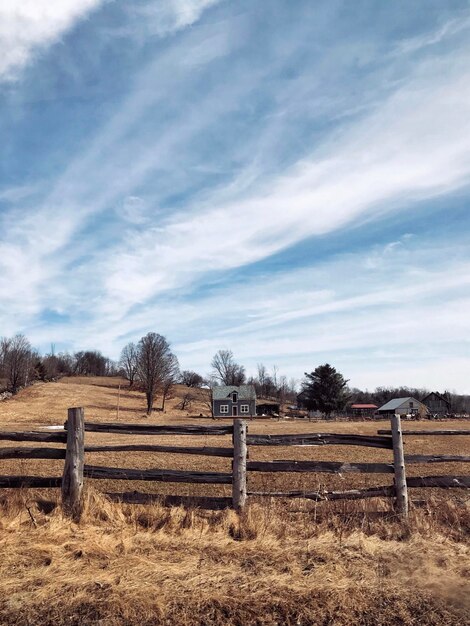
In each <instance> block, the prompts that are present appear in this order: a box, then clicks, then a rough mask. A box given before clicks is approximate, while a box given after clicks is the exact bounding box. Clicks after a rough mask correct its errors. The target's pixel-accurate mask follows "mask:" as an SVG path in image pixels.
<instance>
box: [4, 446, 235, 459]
mask: <svg viewBox="0 0 470 626" xmlns="http://www.w3.org/2000/svg"><path fill="white" fill-rule="evenodd" d="M85 452H171V453H173V454H196V455H200V456H219V457H226V458H232V457H233V448H215V447H211V446H202V447H199V448H198V447H194V446H192V447H190V446H188V447H185V446H155V445H145V444H130V445H124V446H119V445H117V446H85ZM0 458H2V457H1V452H0Z"/></svg>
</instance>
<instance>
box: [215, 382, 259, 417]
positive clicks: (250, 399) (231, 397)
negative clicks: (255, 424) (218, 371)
mask: <svg viewBox="0 0 470 626" xmlns="http://www.w3.org/2000/svg"><path fill="white" fill-rule="evenodd" d="M212 410H213V413H214V417H252V416H254V415H256V391H255V388H254V387H253V385H240V386H239V387H236V386H235V385H221V386H220V387H214V389H213V390H212Z"/></svg>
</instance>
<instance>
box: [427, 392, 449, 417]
mask: <svg viewBox="0 0 470 626" xmlns="http://www.w3.org/2000/svg"><path fill="white" fill-rule="evenodd" d="M423 404H424V405H425V406H426V407H427V409H428V411H429V412H430V413H431V414H432V415H448V414H449V413H450V412H451V406H450V402H449V400H448V399H447V398H446V397H445V396H441V394H440V393H437V391H433V392H431V393H429V394H428V395H427V396H426V397H425V398H423Z"/></svg>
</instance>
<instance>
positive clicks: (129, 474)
mask: <svg viewBox="0 0 470 626" xmlns="http://www.w3.org/2000/svg"><path fill="white" fill-rule="evenodd" d="M83 475H84V476H87V477H88V478H99V479H102V480H104V479H109V480H152V481H155V482H165V483H212V484H219V485H230V484H231V483H232V474H226V473H221V472H188V471H186V470H168V469H148V470H136V469H127V468H125V467H101V466H99V465H85V467H84V470H83Z"/></svg>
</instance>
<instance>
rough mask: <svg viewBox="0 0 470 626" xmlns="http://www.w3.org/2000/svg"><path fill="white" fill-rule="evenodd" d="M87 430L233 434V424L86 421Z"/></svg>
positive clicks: (148, 433)
mask: <svg viewBox="0 0 470 626" xmlns="http://www.w3.org/2000/svg"><path fill="white" fill-rule="evenodd" d="M85 430H86V431H87V432H95V433H115V434H122V435H231V434H232V433H233V426H222V425H220V426H195V425H194V424H190V425H181V426H166V425H165V426H156V425H153V424H119V423H94V422H85Z"/></svg>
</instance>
